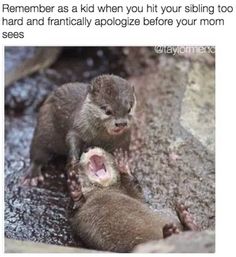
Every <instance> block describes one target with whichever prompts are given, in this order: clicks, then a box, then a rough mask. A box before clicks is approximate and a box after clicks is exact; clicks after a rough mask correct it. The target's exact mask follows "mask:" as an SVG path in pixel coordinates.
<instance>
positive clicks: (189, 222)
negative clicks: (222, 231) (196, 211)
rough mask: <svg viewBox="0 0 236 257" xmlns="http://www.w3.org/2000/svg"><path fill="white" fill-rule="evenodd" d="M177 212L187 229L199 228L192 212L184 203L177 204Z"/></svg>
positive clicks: (194, 229)
mask: <svg viewBox="0 0 236 257" xmlns="http://www.w3.org/2000/svg"><path fill="white" fill-rule="evenodd" d="M176 212H177V215H178V217H179V220H180V221H181V223H182V225H183V227H184V229H185V230H193V231H197V230H199V227H198V225H197V224H196V222H195V220H194V218H193V216H192V214H191V213H190V212H189V211H188V208H187V207H186V206H185V205H184V204H183V203H179V204H177V205H176Z"/></svg>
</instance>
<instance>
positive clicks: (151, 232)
mask: <svg viewBox="0 0 236 257" xmlns="http://www.w3.org/2000/svg"><path fill="white" fill-rule="evenodd" d="M123 167H125V165H123ZM77 168H78V171H79V183H80V186H81V191H82V194H83V197H84V199H83V203H82V204H81V207H80V208H79V209H77V210H75V211H74V212H73V214H72V217H71V218H70V222H71V225H72V229H73V231H74V233H75V235H76V236H77V237H78V238H79V239H80V240H81V241H82V242H83V243H84V244H85V246H86V247H88V248H92V249H97V250H105V251H114V252H131V251H132V250H133V248H134V247H135V246H136V245H138V244H140V243H145V242H147V241H151V240H159V239H162V238H163V237H167V236H170V235H171V234H173V233H179V231H180V229H182V227H181V225H180V223H179V224H177V225H174V224H173V223H170V220H169V219H170V218H169V217H168V218H165V217H163V216H162V215H159V213H158V212H153V211H152V210H151V209H150V208H149V207H148V206H147V205H146V204H145V203H144V201H143V196H142V191H141V189H140V187H139V186H138V185H137V183H135V181H134V180H133V178H132V176H130V175H129V174H128V172H126V171H125V172H124V173H121V172H120V167H118V166H117V163H116V162H115V159H114V157H113V156H112V155H110V154H109V153H107V152H105V151H104V150H102V149H100V148H93V149H90V150H89V151H88V152H86V153H83V155H82V156H81V160H80V162H79V163H78V167H77ZM72 190H73V187H72ZM178 214H179V218H180V221H181V223H182V225H183V226H184V227H185V228H186V229H197V226H196V224H195V223H194V222H193V219H192V217H191V215H190V214H189V213H188V212H187V210H186V208H185V207H184V206H183V205H179V206H178Z"/></svg>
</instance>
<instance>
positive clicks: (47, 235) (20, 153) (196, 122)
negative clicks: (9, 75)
mask: <svg viewBox="0 0 236 257" xmlns="http://www.w3.org/2000/svg"><path fill="white" fill-rule="evenodd" d="M214 70H215V67H214V56H212V55H210V54H208V53H206V54H202V55H201V54H199V55H198V54H193V55H178V56H173V55H171V54H169V55H167V54H156V53H155V51H154V49H153V48H68V49H64V50H63V51H62V53H61V55H60V56H59V58H58V59H57V61H56V62H55V63H54V64H53V65H52V66H51V67H50V68H46V69H44V70H43V71H38V72H36V73H35V74H33V75H30V76H27V77H25V78H23V79H21V80H19V81H17V82H15V83H13V84H11V85H9V86H7V88H6V89H5V236H6V237H7V238H13V239H19V240H32V241H36V242H44V243H50V244H57V245H70V246H75V245H77V244H78V243H76V242H75V241H74V239H73V237H72V235H71V229H70V227H69V223H68V220H67V207H68V202H69V195H68V193H67V188H66V178H65V171H64V162H63V160H54V161H53V162H52V163H50V164H49V165H48V166H47V167H45V172H46V175H47V176H46V181H45V183H44V185H42V186H40V187H37V188H30V187H23V186H22V185H21V182H20V179H21V178H22V177H23V176H24V175H25V172H26V168H27V167H28V166H29V147H30V142H31V139H32V133H33V130H34V127H35V122H36V115H37V111H38V108H39V107H40V106H41V104H42V102H43V100H44V99H45V97H46V96H47V95H48V94H49V92H50V91H52V90H53V89H54V88H56V87H57V86H59V85H61V84H62V83H65V82H69V81H89V80H90V79H91V78H93V77H94V76H96V75H98V74H101V73H114V74H117V75H120V76H123V77H125V78H127V79H128V80H130V81H131V82H132V83H133V84H134V86H135V89H136V93H137V99H138V108H137V119H136V125H135V129H134V133H133V139H132V153H133V169H134V172H135V173H136V175H137V177H138V179H139V180H140V182H141V185H142V187H143V189H144V192H145V197H146V200H147V202H148V203H149V204H150V206H151V207H152V208H153V209H155V210H160V209H163V208H164V209H166V211H167V212H168V213H172V214H174V213H175V211H174V206H175V202H176V201H183V202H185V203H186V204H187V205H188V206H189V208H190V211H191V212H192V213H193V214H194V215H195V217H196V220H197V222H198V223H199V224H200V226H201V228H202V229H211V230H214V228H215V159H214V86H215V85H214Z"/></svg>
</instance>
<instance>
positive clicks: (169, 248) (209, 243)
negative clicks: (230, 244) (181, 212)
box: [133, 230, 215, 253]
mask: <svg viewBox="0 0 236 257" xmlns="http://www.w3.org/2000/svg"><path fill="white" fill-rule="evenodd" d="M133 252H135V253H214V252H215V233H214V232H213V231H210V230H206V231H202V232H184V233H181V234H179V235H173V236H171V237H169V238H167V239H164V240H159V241H152V242H148V243H146V244H142V245H138V246H137V247H136V248H135V249H134V251H133Z"/></svg>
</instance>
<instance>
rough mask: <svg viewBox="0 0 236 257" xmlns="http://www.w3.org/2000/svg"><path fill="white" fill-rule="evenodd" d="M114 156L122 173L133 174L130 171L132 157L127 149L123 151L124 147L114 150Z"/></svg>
mask: <svg viewBox="0 0 236 257" xmlns="http://www.w3.org/2000/svg"><path fill="white" fill-rule="evenodd" d="M114 157H115V161H116V164H117V166H118V169H119V171H120V172H121V173H126V174H129V175H131V171H130V167H129V166H130V159H129V155H128V152H127V151H123V150H122V149H116V150H115V152H114Z"/></svg>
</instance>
